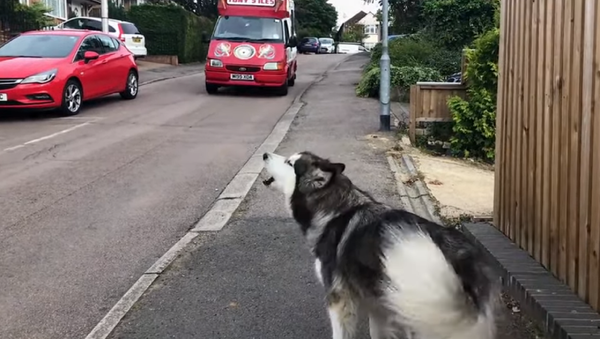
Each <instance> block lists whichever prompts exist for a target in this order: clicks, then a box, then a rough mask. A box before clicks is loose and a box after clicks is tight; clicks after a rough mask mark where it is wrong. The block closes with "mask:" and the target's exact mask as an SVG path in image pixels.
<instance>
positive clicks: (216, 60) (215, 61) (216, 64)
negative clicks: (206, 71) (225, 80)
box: [208, 59, 223, 67]
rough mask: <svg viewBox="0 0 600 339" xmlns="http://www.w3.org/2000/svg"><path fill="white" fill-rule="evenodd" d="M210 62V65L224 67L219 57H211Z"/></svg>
mask: <svg viewBox="0 0 600 339" xmlns="http://www.w3.org/2000/svg"><path fill="white" fill-rule="evenodd" d="M208 64H209V65H210V67H223V62H222V61H221V60H218V59H210V60H209V61H208Z"/></svg>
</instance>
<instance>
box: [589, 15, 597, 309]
mask: <svg viewBox="0 0 600 339" xmlns="http://www.w3.org/2000/svg"><path fill="white" fill-rule="evenodd" d="M595 13H596V15H595V18H594V20H595V23H596V29H595V30H594V31H595V32H596V37H595V42H594V43H595V48H594V49H595V52H594V73H593V74H594V86H593V93H594V101H593V109H592V112H593V113H592V114H593V130H592V132H591V134H592V135H593V138H594V139H593V140H594V141H593V143H592V149H593V150H592V159H593V160H592V161H593V165H592V184H591V192H590V202H593V204H591V206H590V209H591V224H590V231H591V232H590V248H589V250H588V302H589V303H590V305H592V307H594V309H596V310H598V308H599V306H600V293H599V292H600V284H599V282H598V281H599V280H600V208H599V207H598V202H599V201H600V177H599V176H598V173H600V33H598V31H600V6H599V5H598V4H596V11H595ZM592 205H593V206H592Z"/></svg>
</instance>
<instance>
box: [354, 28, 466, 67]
mask: <svg viewBox="0 0 600 339" xmlns="http://www.w3.org/2000/svg"><path fill="white" fill-rule="evenodd" d="M381 53H382V49H381V44H377V45H375V47H373V49H372V50H371V62H370V64H369V66H367V68H366V70H365V71H368V70H370V69H372V68H373V67H375V66H377V65H379V59H381ZM389 54H390V61H391V64H392V65H394V66H397V67H403V66H413V67H427V68H433V69H435V70H437V71H439V72H440V74H441V75H443V76H447V75H450V74H453V73H456V72H458V71H460V61H461V54H460V52H458V51H451V50H448V49H445V48H442V47H440V46H438V45H437V44H436V43H435V42H433V41H432V40H430V39H429V38H428V37H427V36H421V35H415V36H413V37H406V38H398V39H394V40H392V41H390V44H389Z"/></svg>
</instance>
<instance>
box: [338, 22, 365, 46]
mask: <svg viewBox="0 0 600 339" xmlns="http://www.w3.org/2000/svg"><path fill="white" fill-rule="evenodd" d="M366 36H367V35H366V34H365V26H363V25H358V24H356V25H349V26H344V31H343V34H342V40H341V41H344V42H362V41H363V39H364V38H365V37H366Z"/></svg>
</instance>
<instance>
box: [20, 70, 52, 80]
mask: <svg viewBox="0 0 600 339" xmlns="http://www.w3.org/2000/svg"><path fill="white" fill-rule="evenodd" d="M56 72H58V69H56V68H54V69H51V70H49V71H46V72H42V73H38V74H36V75H32V76H30V77H27V78H25V79H24V80H23V81H21V84H45V83H48V82H50V81H52V80H54V78H56Z"/></svg>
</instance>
